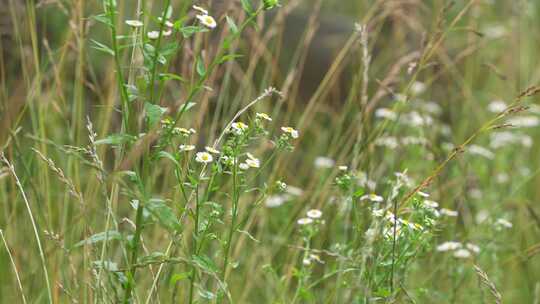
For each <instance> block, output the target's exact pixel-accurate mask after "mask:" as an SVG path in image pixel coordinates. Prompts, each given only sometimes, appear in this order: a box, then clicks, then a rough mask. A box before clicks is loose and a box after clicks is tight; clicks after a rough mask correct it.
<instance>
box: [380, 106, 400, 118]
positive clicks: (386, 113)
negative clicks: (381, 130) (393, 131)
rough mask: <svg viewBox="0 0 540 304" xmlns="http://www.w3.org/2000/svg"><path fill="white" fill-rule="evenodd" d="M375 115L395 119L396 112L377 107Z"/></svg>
mask: <svg viewBox="0 0 540 304" xmlns="http://www.w3.org/2000/svg"><path fill="white" fill-rule="evenodd" d="M375 117H377V118H384V119H388V120H396V119H397V114H396V112H394V111H392V110H391V109H388V108H379V109H377V110H375Z"/></svg>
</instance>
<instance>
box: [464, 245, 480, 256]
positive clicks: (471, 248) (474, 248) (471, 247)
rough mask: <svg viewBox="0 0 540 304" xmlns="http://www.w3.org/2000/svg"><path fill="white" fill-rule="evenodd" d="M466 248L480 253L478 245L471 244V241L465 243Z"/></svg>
mask: <svg viewBox="0 0 540 304" xmlns="http://www.w3.org/2000/svg"><path fill="white" fill-rule="evenodd" d="M466 247H467V249H469V250H470V251H472V252H474V253H476V254H478V253H480V247H478V246H477V245H475V244H473V243H467V245H466Z"/></svg>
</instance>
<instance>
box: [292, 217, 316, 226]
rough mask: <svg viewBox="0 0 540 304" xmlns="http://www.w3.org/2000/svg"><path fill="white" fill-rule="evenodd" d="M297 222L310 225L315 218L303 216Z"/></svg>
mask: <svg viewBox="0 0 540 304" xmlns="http://www.w3.org/2000/svg"><path fill="white" fill-rule="evenodd" d="M296 223H297V224H298V225H302V226H303V225H309V224H311V223H313V219H310V218H309V217H303V218H301V219H299V220H298V221H296Z"/></svg>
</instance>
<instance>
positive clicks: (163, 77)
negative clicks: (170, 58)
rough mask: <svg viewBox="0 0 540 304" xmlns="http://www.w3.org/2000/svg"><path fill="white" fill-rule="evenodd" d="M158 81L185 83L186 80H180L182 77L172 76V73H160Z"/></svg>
mask: <svg viewBox="0 0 540 304" xmlns="http://www.w3.org/2000/svg"><path fill="white" fill-rule="evenodd" d="M158 77H159V79H160V80H171V79H172V80H178V81H180V82H186V80H185V79H184V78H182V76H180V75H176V74H173V73H160V74H159V75H158Z"/></svg>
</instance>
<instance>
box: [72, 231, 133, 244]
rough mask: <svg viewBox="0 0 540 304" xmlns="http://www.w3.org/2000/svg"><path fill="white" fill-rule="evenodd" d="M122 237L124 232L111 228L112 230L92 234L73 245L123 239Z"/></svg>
mask: <svg viewBox="0 0 540 304" xmlns="http://www.w3.org/2000/svg"><path fill="white" fill-rule="evenodd" d="M121 239H122V234H120V232H118V231H116V230H110V231H104V232H100V233H96V234H94V235H91V236H89V237H88V238H86V239H84V240H82V241H80V242H78V243H76V244H75V245H73V247H74V248H76V247H80V246H83V245H89V244H95V243H98V242H102V241H105V240H121Z"/></svg>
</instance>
